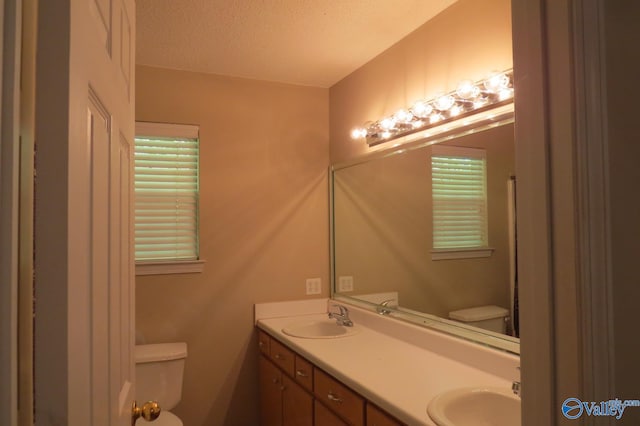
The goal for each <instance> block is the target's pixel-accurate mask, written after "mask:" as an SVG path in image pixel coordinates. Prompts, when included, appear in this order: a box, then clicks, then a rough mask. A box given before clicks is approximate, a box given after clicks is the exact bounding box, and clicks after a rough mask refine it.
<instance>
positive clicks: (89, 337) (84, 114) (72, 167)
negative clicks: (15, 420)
mask: <svg viewBox="0 0 640 426" xmlns="http://www.w3.org/2000/svg"><path fill="white" fill-rule="evenodd" d="M134 43H135V4H134V2H133V0H78V1H70V2H49V1H45V2H39V11H38V51H37V61H36V62H37V71H36V87H37V93H36V108H37V114H36V143H37V146H36V151H37V154H36V155H37V157H36V164H37V165H36V171H37V173H38V177H37V185H36V215H35V216H36V218H35V222H36V227H35V240H36V244H35V246H36V255H35V257H36V337H35V357H36V366H35V380H36V398H37V401H38V403H37V404H36V410H37V411H36V422H37V424H38V423H41V424H65V425H69V426H85V425H87V424H91V425H96V426H99V425H108V426H125V425H129V424H130V422H131V419H130V410H131V404H132V402H133V396H134V394H135V378H134V362H133V344H134V326H135V324H134V322H135V317H134V314H135V312H134V306H135V302H134V292H133V290H134V289H133V284H134V264H133V250H132V247H133V232H132V231H133V225H132V207H133V204H132V200H133V198H132V197H133V188H132V183H133V182H132V176H133V165H132V156H133V152H132V146H131V141H133V139H134V121H135V119H134V90H135V86H134V81H135V75H134V68H133V59H132V58H133V57H134V54H135V45H134Z"/></svg>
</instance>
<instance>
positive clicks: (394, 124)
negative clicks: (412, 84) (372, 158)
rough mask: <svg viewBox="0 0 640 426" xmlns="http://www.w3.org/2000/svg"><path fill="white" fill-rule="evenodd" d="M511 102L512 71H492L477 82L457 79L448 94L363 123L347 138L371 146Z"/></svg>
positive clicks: (420, 101)
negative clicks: (361, 141) (456, 82)
mask: <svg viewBox="0 0 640 426" xmlns="http://www.w3.org/2000/svg"><path fill="white" fill-rule="evenodd" d="M511 102H513V70H507V71H503V72H495V73H493V74H491V75H490V76H489V77H487V78H486V79H483V80H480V81H476V82H473V81H471V80H464V81H461V82H460V83H459V84H458V87H457V88H456V90H454V91H452V92H450V93H445V94H440V95H437V96H434V97H433V98H431V99H425V100H419V101H418V102H416V103H415V104H413V106H412V107H410V108H407V109H401V110H399V111H397V112H396V113H394V114H393V115H390V116H388V117H383V118H381V119H379V120H378V121H375V122H371V121H370V122H367V123H365V124H364V125H363V126H361V127H357V128H355V129H353V130H352V131H351V137H352V138H353V139H357V140H359V139H365V140H366V142H367V144H368V145H369V146H373V145H377V144H380V143H383V142H387V141H389V140H392V139H395V138H398V137H400V136H405V135H408V134H411V133H415V132H418V131H422V130H426V129H429V128H432V127H435V126H437V125H441V124H444V123H447V122H450V121H454V120H458V119H460V118H463V117H467V116H469V115H472V114H477V113H481V112H485V111H487V110H490V109H492V108H495V107H498V106H502V105H506V104H508V103H511Z"/></svg>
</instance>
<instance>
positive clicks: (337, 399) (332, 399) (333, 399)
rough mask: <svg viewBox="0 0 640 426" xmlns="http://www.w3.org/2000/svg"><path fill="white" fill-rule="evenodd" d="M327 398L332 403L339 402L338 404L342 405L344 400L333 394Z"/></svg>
mask: <svg viewBox="0 0 640 426" xmlns="http://www.w3.org/2000/svg"><path fill="white" fill-rule="evenodd" d="M327 398H328V399H329V401H332V402H337V403H338V404H342V402H343V401H342V398H340V397H338V396H336V395H334V394H333V392H329V394H328V395H327Z"/></svg>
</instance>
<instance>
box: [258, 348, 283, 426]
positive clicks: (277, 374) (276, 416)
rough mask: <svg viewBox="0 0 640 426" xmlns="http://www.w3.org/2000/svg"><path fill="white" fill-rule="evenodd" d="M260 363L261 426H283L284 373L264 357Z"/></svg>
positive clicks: (260, 358) (261, 357)
mask: <svg viewBox="0 0 640 426" xmlns="http://www.w3.org/2000/svg"><path fill="white" fill-rule="evenodd" d="M258 363H259V364H258V369H259V371H258V377H259V382H260V384H259V386H260V417H261V419H262V422H261V424H262V426H278V425H282V390H283V385H282V371H281V370H280V369H279V368H278V367H276V366H275V365H273V363H272V362H271V361H269V360H268V359H266V358H265V357H263V356H260V357H259V360H258Z"/></svg>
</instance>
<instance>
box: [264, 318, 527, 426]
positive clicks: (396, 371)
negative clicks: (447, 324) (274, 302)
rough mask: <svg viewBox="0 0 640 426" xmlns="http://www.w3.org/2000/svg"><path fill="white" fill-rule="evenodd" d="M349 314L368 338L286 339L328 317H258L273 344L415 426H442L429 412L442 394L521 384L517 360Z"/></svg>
mask: <svg viewBox="0 0 640 426" xmlns="http://www.w3.org/2000/svg"><path fill="white" fill-rule="evenodd" d="M349 310H350V313H351V315H350V316H351V318H352V319H353V322H354V324H355V326H356V327H359V328H360V331H359V332H358V333H356V334H354V335H351V336H348V337H342V338H335V339H308V338H299V337H292V336H289V335H286V334H284V333H283V332H282V329H283V328H285V327H287V326H290V325H292V324H296V323H299V322H301V321H308V320H325V319H326V318H327V316H326V313H310V314H300V313H299V312H297V314H296V315H290V316H278V317H273V318H260V316H259V315H258V314H257V315H256V320H257V326H258V327H259V328H261V329H262V330H264V331H266V332H267V333H268V334H270V335H271V336H272V337H274V338H276V339H277V340H279V341H280V342H282V343H284V344H285V345H286V346H289V347H290V348H291V349H293V350H294V351H296V352H298V353H299V354H300V355H302V356H304V357H306V358H307V359H308V360H309V361H311V362H313V363H314V364H316V365H317V366H318V367H320V368H321V369H323V370H325V371H326V372H327V373H329V374H331V375H332V376H334V377H335V378H337V379H338V380H340V381H342V382H343V383H345V384H346V385H347V386H349V387H351V388H352V389H353V390H355V391H356V392H358V393H360V394H361V395H362V396H364V397H365V398H367V399H368V400H370V401H372V402H373V403H375V404H376V405H378V406H379V407H381V408H383V409H384V410H386V411H388V412H389V413H390V414H392V415H393V416H395V417H396V418H398V419H399V420H401V421H403V422H405V423H407V424H409V425H418V424H420V425H431V426H434V423H433V422H432V421H431V419H430V418H429V415H428V414H427V405H428V404H429V401H430V400H431V399H432V398H433V397H435V396H436V395H437V394H439V393H441V392H444V391H447V390H451V389H455V388H459V387H467V386H497V387H502V388H506V389H510V388H511V383H512V381H513V380H519V378H518V373H517V369H516V366H517V365H518V364H519V358H518V357H517V356H515V355H511V354H507V353H504V352H501V351H497V350H494V349H490V348H486V347H483V346H482V345H478V344H476V343H471V342H467V341H464V340H460V339H455V338H452V337H451V336H447V335H444V334H442V333H438V332H435V331H432V330H427V329H420V327H415V326H413V325H411V324H406V323H403V322H401V321H397V320H393V319H391V318H380V316H378V315H376V314H374V313H372V312H368V311H365V310H362V309H359V308H356V307H351V306H349ZM257 311H258V310H256V313H257ZM429 346H432V347H431V348H429ZM452 354H454V355H453V356H452ZM456 354H457V355H456ZM458 355H459V356H458ZM456 358H457V359H456Z"/></svg>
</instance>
